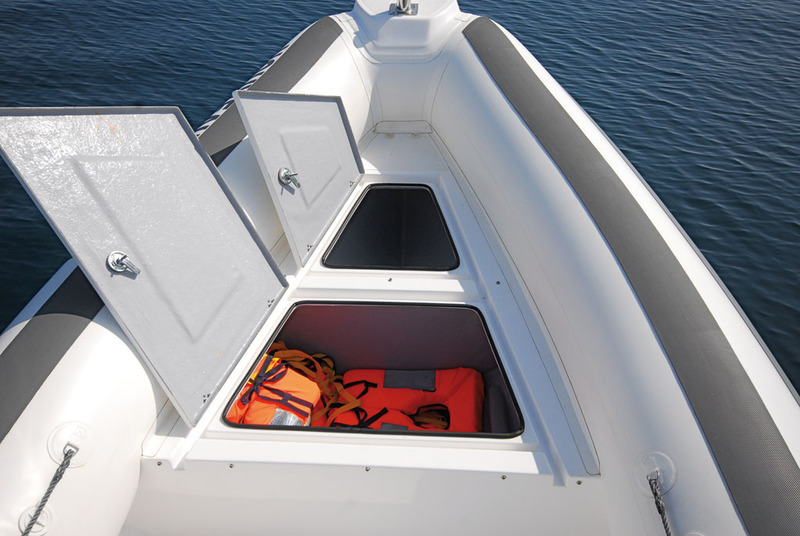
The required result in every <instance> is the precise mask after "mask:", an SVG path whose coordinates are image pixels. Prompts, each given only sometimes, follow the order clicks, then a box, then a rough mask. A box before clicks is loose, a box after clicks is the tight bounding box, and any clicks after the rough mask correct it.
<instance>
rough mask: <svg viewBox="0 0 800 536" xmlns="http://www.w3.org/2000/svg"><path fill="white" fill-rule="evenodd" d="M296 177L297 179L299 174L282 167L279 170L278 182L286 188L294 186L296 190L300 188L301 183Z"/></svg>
mask: <svg viewBox="0 0 800 536" xmlns="http://www.w3.org/2000/svg"><path fill="white" fill-rule="evenodd" d="M295 177H297V173H295V172H294V171H292V170H291V169H289V168H285V167H282V168H281V169H279V170H278V182H279V183H281V184H283V185H284V186H294V187H295V188H300V181H299V180H297V179H296V178H295Z"/></svg>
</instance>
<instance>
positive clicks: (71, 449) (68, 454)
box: [22, 444, 78, 536]
mask: <svg viewBox="0 0 800 536" xmlns="http://www.w3.org/2000/svg"><path fill="white" fill-rule="evenodd" d="M77 452H78V447H75V446H73V445H70V444H67V446H66V447H64V461H63V462H61V465H59V466H58V469H56V472H55V474H54V475H53V478H52V480H50V485H49V486H48V487H47V491H46V492H45V493H44V496H43V497H42V500H41V501H39V506H37V507H36V511H35V512H34V513H33V516H31V520H30V521H28V526H27V527H25V530H24V531H23V532H22V536H29V535H30V533H31V530H32V529H33V526H34V525H35V524H36V522H37V521H38V520H39V516H40V515H42V510H44V506H45V505H46V504H47V501H48V500H50V495H52V493H53V490H54V489H56V484H58V483H59V482H60V481H61V477H63V476H64V471H66V470H67V467H69V462H70V461H71V460H72V457H73V456H75V454H76V453H77Z"/></svg>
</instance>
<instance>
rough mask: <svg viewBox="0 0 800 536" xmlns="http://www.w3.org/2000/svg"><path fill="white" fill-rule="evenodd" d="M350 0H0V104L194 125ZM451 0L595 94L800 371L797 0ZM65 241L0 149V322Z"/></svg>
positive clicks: (608, 120) (617, 135)
mask: <svg viewBox="0 0 800 536" xmlns="http://www.w3.org/2000/svg"><path fill="white" fill-rule="evenodd" d="M420 1H421V2H424V1H425V0H420ZM387 5H388V0H387ZM351 6H352V3H351V2H350V1H349V0H344V1H338V0H336V1H332V2H320V1H319V0H310V1H305V2H297V3H295V4H289V5H287V4H286V3H285V0H284V1H274V0H261V1H258V0H248V1H243V0H224V1H218V0H182V1H177V0H158V1H156V0H124V1H122V0H103V1H102V2H100V1H95V0H80V1H76V0H49V1H48V0H25V1H18V0H0V51H2V53H0V106H89V105H177V106H179V107H180V108H181V109H182V110H183V112H184V114H185V115H186V116H187V118H188V119H189V121H190V122H191V123H192V125H194V126H195V127H196V126H198V125H200V124H201V123H202V122H203V121H204V120H205V119H206V118H207V117H208V116H209V115H210V114H211V113H213V112H214V111H215V110H216V109H217V108H218V107H219V106H220V105H221V104H222V103H223V102H224V101H225V100H226V99H227V98H228V97H229V96H230V94H231V92H232V91H234V90H235V89H237V88H238V87H239V86H240V85H241V84H242V83H244V82H245V81H246V80H247V79H248V78H249V77H250V75H252V74H253V73H255V72H256V71H257V70H258V69H259V67H261V65H263V64H264V63H266V61H267V60H268V59H269V58H270V57H271V56H272V55H274V54H275V53H276V52H277V51H278V50H279V49H280V48H281V47H282V46H283V45H284V44H285V43H286V42H287V41H288V40H289V39H291V38H292V37H293V36H294V35H295V34H297V33H298V32H299V31H300V30H301V29H303V28H304V27H305V26H307V25H308V24H310V23H312V22H313V21H314V20H316V19H318V18H319V17H321V16H323V15H326V14H329V13H335V12H340V11H348V10H349V9H350V7H351ZM461 7H462V10H464V11H468V12H473V13H478V14H482V15H488V16H491V17H492V18H494V19H495V20H497V21H498V22H500V23H501V24H503V25H504V26H505V27H506V28H508V29H509V30H510V31H511V32H512V33H514V34H515V35H516V36H517V37H518V38H519V39H520V40H521V41H522V42H523V43H524V44H525V45H526V46H527V47H528V48H529V49H530V50H531V51H532V52H533V53H534V55H535V56H537V58H538V59H539V60H540V61H541V62H542V63H543V64H544V65H545V67H547V68H548V69H549V70H550V72H551V73H552V74H553V75H554V76H555V78H556V79H557V80H558V81H559V82H560V83H561V84H562V85H563V86H565V87H566V89H567V90H568V91H569V92H570V93H571V94H572V95H573V96H574V97H575V98H576V99H577V100H578V102H580V104H581V105H582V106H583V107H584V108H586V109H587V110H588V112H589V113H590V115H592V116H593V117H594V119H595V120H596V121H597V122H598V123H599V124H600V126H601V127H602V128H603V129H604V130H605V131H606V133H607V134H608V135H609V136H610V137H611V138H612V139H613V140H614V141H615V142H616V144H617V145H618V146H619V147H620V148H621V149H622V150H623V152H624V153H625V154H626V156H627V157H628V158H629V159H630V160H631V161H632V162H633V164H634V165H635V166H636V167H637V169H639V171H640V172H641V173H642V175H644V177H645V178H646V179H647V180H648V182H649V183H650V185H651V186H652V187H653V189H655V190H656V192H657V193H658V194H659V196H660V197H661V198H662V200H663V201H664V202H665V203H666V205H667V206H668V207H669V208H670V210H671V211H672V212H673V214H675V216H676V217H677V219H678V220H679V221H680V223H681V224H682V225H683V226H684V228H685V229H686V230H687V232H688V233H689V235H690V236H691V237H692V238H693V239H694V241H695V242H696V243H697V245H698V246H699V247H700V249H701V250H702V251H703V252H704V253H705V255H706V257H707V258H708V259H709V261H710V262H711V264H712V265H713V266H714V268H715V269H716V270H717V272H718V273H719V274H720V276H721V277H722V279H723V280H724V281H725V283H726V284H727V285H728V287H729V288H730V289H731V291H732V292H733V294H734V295H735V296H736V298H737V300H738V301H739V303H740V304H741V305H742V307H743V309H744V310H745V311H746V312H747V314H748V316H749V317H750V319H751V320H752V321H753V323H754V324H755V326H756V327H757V329H758V331H759V332H760V333H761V335H762V336H763V338H764V339H765V340H766V342H767V344H768V345H769V347H770V348H771V349H772V351H773V353H774V354H775V355H776V357H777V359H778V360H779V362H780V363H781V364H782V365H783V367H784V369H785V371H786V372H787V374H788V375H789V376H790V378H791V379H792V381H793V382H794V384H795V385H796V386H800V351H799V350H798V345H799V344H800V252H799V251H798V246H799V245H800V215H799V213H798V209H799V208H800V59H798V58H800V3H798V2H797V1H796V0H789V1H787V0H773V1H771V2H752V1H749V0H748V1H745V0H728V1H726V2H719V1H718V0H693V1H685V0H683V1H682V0H677V1H676V0H673V1H671V2H663V1H658V2H656V1H647V0H644V1H643V0H617V1H614V2H611V1H599V0H595V1H589V0H569V1H568V0H549V1H546V2H545V1H535V0H530V1H526V2H522V1H517V0H515V1H501V0H487V1H477V0H471V1H462V2H461ZM66 258H67V253H66V251H65V250H64V248H63V247H62V246H61V245H60V243H59V241H58V239H57V238H56V237H55V235H54V234H53V233H52V231H51V230H50V228H49V226H48V225H47V224H46V223H45V222H44V220H43V219H42V217H41V216H40V215H39V212H38V210H37V209H36V208H35V207H34V206H33V204H32V203H31V202H30V201H29V199H28V197H27V195H26V194H25V192H24V191H23V190H22V188H21V187H20V186H19V185H18V183H17V182H16V180H15V179H14V178H13V177H12V176H11V174H10V172H9V171H8V169H7V168H6V167H5V166H4V165H2V164H0V326H5V325H6V324H7V323H8V322H10V321H11V319H12V318H13V316H14V315H15V314H16V313H17V312H18V311H19V309H21V308H22V307H23V306H24V305H25V303H27V301H28V300H29V299H30V298H31V297H32V296H33V294H34V293H35V292H36V291H37V290H38V289H39V287H41V285H42V284H44V282H45V281H46V280H47V279H48V278H49V277H50V275H52V273H53V272H54V271H55V269H56V268H57V267H58V266H60V265H61V264H62V263H63V261H64V260H66Z"/></svg>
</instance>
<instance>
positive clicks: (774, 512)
mask: <svg viewBox="0 0 800 536" xmlns="http://www.w3.org/2000/svg"><path fill="white" fill-rule="evenodd" d="M464 35H465V36H466V38H467V40H468V41H469V43H470V44H471V45H472V47H473V49H474V50H475V53H476V54H477V55H478V57H479V58H480V60H481V62H482V63H483V65H484V66H485V67H486V69H487V71H488V72H489V74H490V75H491V76H492V78H493V79H494V81H495V82H496V83H497V85H498V87H499V88H500V90H501V91H502V92H503V93H504V94H505V96H506V98H507V99H508V100H509V102H510V103H511V105H512V106H513V107H514V109H515V110H516V111H517V113H518V114H519V115H520V117H521V118H522V120H523V121H524V122H525V123H526V124H527V126H528V128H529V129H530V130H531V132H532V133H533V134H534V135H535V136H536V138H537V139H538V140H539V141H540V142H541V143H542V145H543V146H544V148H545V149H546V151H547V152H548V153H549V154H550V156H551V158H552V159H553V161H554V162H555V163H556V165H558V167H559V168H560V169H561V171H562V173H563V174H564V176H565V177H566V178H567V180H568V181H569V182H570V183H571V184H572V187H573V188H574V190H575V192H576V193H577V194H578V196H579V197H580V199H581V201H582V202H583V204H584V206H585V207H586V208H587V210H588V211H589V213H590V214H591V216H592V218H594V221H595V222H596V224H597V226H598V227H599V229H600V231H601V232H602V233H603V235H604V236H605V239H606V240H607V242H608V244H609V246H610V247H611V249H612V250H613V251H614V253H615V255H616V256H617V259H618V260H619V262H620V265H621V266H622V268H623V270H624V271H625V273H626V275H627V277H628V279H629V280H630V282H631V285H632V286H633V288H634V289H635V291H636V293H637V295H638V297H639V300H640V302H641V303H642V306H643V307H644V309H645V311H646V312H647V314H648V316H649V318H650V321H651V322H652V325H653V327H654V329H655V331H656V333H657V334H658V337H659V338H660V340H661V343H662V345H663V347H664V349H665V351H666V353H667V355H668V357H669V359H670V361H671V362H672V366H673V368H674V370H675V372H676V374H677V376H678V378H679V380H680V382H681V384H682V385H683V388H684V391H685V393H686V396H687V398H688V399H689V401H690V403H691V405H692V408H693V410H694V412H695V415H696V418H697V421H698V423H699V424H700V426H701V428H702V430H703V432H704V434H705V437H706V440H707V441H708V445H709V447H710V449H711V451H712V453H713V455H714V457H715V458H716V461H717V464H718V466H719V468H720V471H721V473H722V475H723V477H724V479H725V481H726V483H727V485H728V489H729V491H730V494H731V497H732V498H733V500H734V502H735V504H736V507H737V508H738V510H739V514H740V515H741V517H742V520H743V522H744V525H745V526H746V528H747V530H748V531H749V532H750V533H751V534H764V535H772V536H777V535H787V536H788V535H793V534H796V533H797V527H800V468H798V465H797V463H796V462H795V460H794V458H793V457H792V454H791V452H790V451H789V449H788V447H787V446H786V443H785V441H784V439H783V437H782V436H781V434H780V431H779V430H778V428H777V427H776V425H775V423H774V421H773V420H772V417H771V416H770V414H769V411H768V410H767V408H766V407H765V406H764V403H763V401H762V400H761V397H760V396H759V395H758V392H757V391H756V389H755V387H754V386H753V384H752V382H751V381H750V378H749V377H748V376H747V373H746V372H745V371H744V369H743V368H742V365H741V363H740V362H739V360H738V358H737V356H736V355H735V353H734V351H733V349H732V348H731V346H730V344H729V343H728V341H727V339H726V338H725V336H724V335H723V333H722V331H721V329H720V327H719V325H718V324H717V322H716V320H715V319H714V317H713V315H712V314H711V312H710V311H709V310H708V308H707V307H706V305H705V303H704V302H703V300H702V298H701V297H700V295H699V294H698V292H697V290H696V289H695V287H694V285H693V284H692V282H691V280H690V279H689V277H688V275H687V274H686V273H685V271H684V270H683V268H682V267H681V266H680V264H679V262H678V260H677V259H676V258H675V256H674V255H673V254H672V252H671V251H670V249H669V247H668V246H667V244H666V243H665V242H664V241H663V239H662V238H661V235H660V234H659V232H658V230H657V229H656V228H655V227H654V226H653V224H652V222H651V221H650V220H649V219H648V218H647V216H646V214H645V213H644V211H643V210H642V208H641V207H640V206H639V204H638V203H637V202H636V200H635V199H634V198H633V196H632V195H631V194H630V192H629V191H628V190H627V188H626V187H625V186H624V184H622V182H621V181H620V180H619V178H618V177H617V176H616V174H615V173H614V171H613V170H612V169H611V167H610V166H609V165H608V163H607V162H606V160H605V159H604V158H603V156H602V155H601V154H600V153H599V152H598V150H597V149H596V148H595V147H594V146H593V145H592V143H591V142H590V141H589V140H588V139H587V138H586V136H585V135H584V134H583V132H582V131H581V129H580V128H579V127H578V125H576V124H575V122H574V121H573V119H572V118H571V117H570V116H569V114H567V112H566V111H565V110H564V109H563V108H562V107H561V105H560V104H559V103H558V102H557V101H556V99H555V97H554V96H553V95H552V94H551V93H550V91H549V90H548V89H547V88H546V87H545V86H544V84H543V83H542V81H541V80H539V78H538V77H537V76H536V75H535V73H534V72H533V71H531V69H530V67H529V66H528V64H527V63H526V62H525V59H524V58H523V57H522V56H521V55H520V54H519V52H518V51H517V50H516V49H515V48H514V45H513V44H512V43H511V42H510V40H509V39H508V38H507V37H506V35H505V34H504V33H503V32H502V31H501V30H500V29H499V28H498V27H497V25H495V24H494V23H493V22H492V21H491V20H489V19H487V18H484V17H481V18H478V19H476V20H474V21H473V22H471V23H470V24H469V25H468V26H467V27H466V28H465V30H464Z"/></svg>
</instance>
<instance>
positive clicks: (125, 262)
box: [106, 251, 141, 277]
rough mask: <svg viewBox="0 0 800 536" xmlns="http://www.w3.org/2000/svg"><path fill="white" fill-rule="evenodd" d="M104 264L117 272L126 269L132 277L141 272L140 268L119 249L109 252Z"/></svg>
mask: <svg viewBox="0 0 800 536" xmlns="http://www.w3.org/2000/svg"><path fill="white" fill-rule="evenodd" d="M106 264H107V265H108V267H109V268H110V269H111V270H113V271H115V272H117V273H122V272H125V271H126V270H127V271H129V272H131V273H132V274H133V276H134V277H136V276H137V275H139V274H140V273H141V270H140V269H139V268H138V267H137V266H136V265H135V264H133V262H131V260H130V259H129V258H128V256H127V255H126V254H124V253H123V252H121V251H114V252H113V253H111V254H110V255H109V256H108V258H107V259H106Z"/></svg>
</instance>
